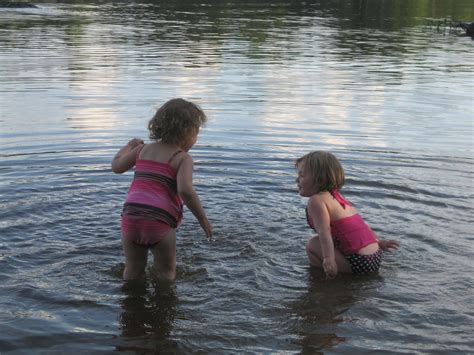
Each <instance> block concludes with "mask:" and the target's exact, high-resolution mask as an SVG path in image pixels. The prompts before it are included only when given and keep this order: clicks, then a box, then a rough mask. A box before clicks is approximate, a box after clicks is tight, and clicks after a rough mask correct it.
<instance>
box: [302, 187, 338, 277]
mask: <svg viewBox="0 0 474 355" xmlns="http://www.w3.org/2000/svg"><path fill="white" fill-rule="evenodd" d="M308 207H309V209H308V213H309V215H310V217H311V218H312V219H313V221H314V224H315V225H316V230H317V232H318V235H319V242H320V243H321V249H322V252H323V269H324V271H325V272H326V274H327V275H328V276H329V277H335V276H336V275H337V264H336V256H335V253H334V242H333V240H332V235H331V225H330V221H331V219H330V216H329V211H328V209H327V207H326V204H325V203H324V201H323V200H322V199H319V198H318V197H317V196H315V197H313V198H311V199H310V201H309V204H308Z"/></svg>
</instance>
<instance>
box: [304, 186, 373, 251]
mask: <svg viewBox="0 0 474 355" xmlns="http://www.w3.org/2000/svg"><path fill="white" fill-rule="evenodd" d="M329 192H330V193H331V195H332V196H333V197H334V198H335V199H336V200H337V202H339V203H340V204H341V206H342V207H343V208H346V206H347V205H349V206H351V205H352V204H351V203H350V202H349V201H347V200H346V199H345V198H344V197H343V196H342V195H341V193H340V192H339V191H338V190H337V189H333V190H331V191H329ZM306 219H307V221H308V225H309V226H310V227H311V228H312V229H315V226H314V224H313V221H312V220H311V217H310V216H309V214H308V208H307V207H306ZM330 224H331V236H332V239H333V241H334V245H335V246H336V247H337V248H338V249H339V250H340V251H341V253H343V254H344V255H350V254H356V253H357V252H358V251H359V250H360V249H362V248H364V247H366V246H367V245H369V244H372V243H376V242H377V238H376V237H375V234H374V232H372V229H370V227H369V226H368V225H367V223H365V221H364V220H363V219H362V217H361V216H360V215H359V214H358V213H357V214H355V215H352V216H349V217H345V218H341V219H338V220H335V221H331V222H330Z"/></svg>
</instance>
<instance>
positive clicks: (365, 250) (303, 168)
mask: <svg viewBox="0 0 474 355" xmlns="http://www.w3.org/2000/svg"><path fill="white" fill-rule="evenodd" d="M295 166H296V168H297V170H298V178H297V179H296V182H297V184H298V191H299V194H300V195H301V196H303V197H309V200H308V205H307V207H306V217H307V220H308V224H309V226H310V227H311V228H313V229H314V230H315V231H316V232H317V233H318V236H315V237H313V238H311V239H310V240H309V241H308V243H307V245H306V252H307V253H308V257H309V262H310V264H311V265H312V266H315V267H318V268H322V269H324V271H325V272H326V274H327V275H328V276H329V277H335V276H336V275H337V273H338V271H340V272H344V273H352V274H355V275H365V274H370V273H373V272H377V271H378V270H379V267H380V263H381V261H382V256H383V251H388V250H391V249H397V248H398V247H399V243H398V242H397V241H395V240H379V239H377V236H376V235H375V233H374V232H373V231H372V229H371V228H370V227H369V226H368V225H367V224H366V223H365V221H364V220H363V219H362V217H361V216H360V215H359V214H358V213H357V210H356V209H355V208H354V207H353V206H352V204H351V203H350V202H349V201H347V200H346V199H345V198H344V197H343V196H342V195H341V193H340V192H339V190H340V189H341V187H342V186H343V185H344V180H345V177H344V169H343V168H342V166H341V164H340V163H339V161H338V160H337V158H336V157H335V156H334V155H333V154H331V153H329V152H323V151H315V152H311V153H309V154H306V155H305V156H303V157H301V158H299V159H297V160H296V164H295ZM382 250H383V251H382Z"/></svg>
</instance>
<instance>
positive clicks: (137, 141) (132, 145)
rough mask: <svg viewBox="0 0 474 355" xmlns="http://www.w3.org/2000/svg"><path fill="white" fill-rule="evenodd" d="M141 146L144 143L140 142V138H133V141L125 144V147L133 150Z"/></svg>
mask: <svg viewBox="0 0 474 355" xmlns="http://www.w3.org/2000/svg"><path fill="white" fill-rule="evenodd" d="M142 144H145V142H144V141H143V140H141V139H140V138H133V139H131V140H130V141H129V142H128V143H127V145H128V146H129V147H130V148H131V149H133V148H135V147H137V146H139V145H142Z"/></svg>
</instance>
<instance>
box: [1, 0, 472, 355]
mask: <svg viewBox="0 0 474 355" xmlns="http://www.w3.org/2000/svg"><path fill="white" fill-rule="evenodd" d="M177 3H178V2H177ZM179 3H180V4H179V5H177V4H175V5H173V4H169V2H166V1H162V2H160V1H155V2H153V1H145V2H126V1H118V2H89V1H77V2H74V1H70V2H61V1H59V2H43V3H40V4H39V7H38V8H37V9H21V10H19V9H8V10H7V9H0V156H1V160H0V208H1V210H0V353H2V354H8V353H30V352H31V353H35V354H37V353H48V354H55V353H58V354H63V353H114V352H123V353H155V352H164V353H188V352H198V353H236V352H247V353H325V354H344V353H356V354H357V353H367V352H369V353H370V352H372V353H377V354H379V353H384V354H390V353H393V354H395V353H396V354H400V353H402V354H403V353H406V354H414V353H415V354H416V353H425V354H441V353H446V354H452V353H457V354H459V353H472V351H473V348H474V341H473V338H472V335H473V333H472V326H473V324H474V312H473V306H474V302H473V301H474V297H473V294H474V292H473V286H472V285H473V281H474V280H473V279H474V278H473V271H474V270H473V269H474V268H473V262H472V257H473V252H474V250H473V249H474V248H473V239H474V238H473V227H472V226H473V210H474V206H473V197H474V196H473V195H474V186H473V181H474V180H473V178H474V169H473V166H474V165H473V152H474V143H473V133H474V131H473V122H474V106H473V98H474V97H473V92H474V91H473V89H474V72H473V67H472V51H473V48H474V41H473V40H471V38H469V37H466V36H463V35H462V32H460V31H456V30H453V29H451V28H450V26H449V25H450V24H451V23H452V22H456V21H469V20H474V7H473V4H472V1H471V0H465V1H464V0H456V1H454V0H452V1H450V0H438V1H435V0H412V1H403V0H399V1H398V0H385V1H383V0H382V1H375V0H374V1H369V0H352V1H339V2H338V1H324V0H319V1H310V2H306V3H304V2H290V1H250V0H248V1H239V2H232V1H229V2H220V1H215V2H209V1H206V0H205V1H202V2H192V1H182V2H181V1H180V2H179ZM445 20H446V23H444V22H443V23H442V25H441V26H439V27H438V26H437V25H438V24H439V23H441V22H442V21H445ZM173 97H184V98H187V99H189V100H192V101H195V102H196V103H198V104H200V105H201V107H202V108H203V109H204V110H205V111H206V113H207V114H208V116H209V118H210V120H209V123H208V124H207V126H206V127H205V129H204V130H203V131H202V133H201V135H200V137H199V141H198V143H197V145H196V146H195V147H194V148H193V149H192V151H191V153H192V155H193V156H194V159H195V183H196V189H197V191H198V193H199V194H200V196H201V199H202V201H203V203H204V205H205V208H206V210H207V213H208V216H209V218H210V220H211V222H212V223H213V225H214V229H215V241H214V242H211V243H208V242H207V241H206V240H205V238H204V234H203V232H202V231H201V230H200V229H199V227H198V224H197V223H196V221H195V220H194V218H193V216H192V215H191V213H190V212H189V211H185V218H184V223H183V225H182V227H181V228H180V229H179V231H178V241H177V244H178V251H177V253H178V254H177V257H178V276H177V279H176V282H175V283H174V284H172V285H162V284H157V283H155V282H154V281H153V280H151V279H150V278H147V280H145V281H143V282H136V283H133V282H132V283H125V282H123V281H122V279H121V273H122V271H123V265H124V264H123V262H124V259H123V254H122V249H121V243H120V227H119V219H120V210H121V205H122V203H123V200H124V198H125V195H126V192H127V189H128V186H129V184H130V181H131V179H132V177H133V173H132V172H128V173H126V174H123V175H115V174H113V173H112V172H111V170H110V162H111V159H112V157H113V155H114V154H115V153H116V151H117V150H118V149H119V148H120V147H121V146H122V145H123V144H125V143H126V142H127V141H128V140H129V139H130V138H132V137H141V138H143V139H146V137H147V130H146V127H147V122H148V120H149V118H150V117H151V115H152V114H153V113H154V111H155V109H156V108H157V107H158V106H160V105H161V104H162V103H164V102H165V101H166V100H168V99H170V98H173ZM316 149H324V150H330V151H332V152H334V153H335V154H336V155H337V156H338V157H339V158H340V159H341V161H342V163H343V165H344V166H345V169H346V174H347V183H346V186H345V188H344V192H345V195H346V197H347V198H348V199H350V200H351V201H353V202H354V203H355V204H356V205H357V206H358V208H359V210H360V212H361V213H362V215H363V216H364V217H365V218H366V220H367V221H368V222H369V223H370V224H371V225H372V227H373V228H374V230H375V231H376V232H377V233H378V234H379V235H380V236H381V237H383V238H391V239H397V240H399V241H400V242H401V248H400V249H399V251H397V252H396V253H392V254H388V255H387V257H386V259H385V262H384V264H383V267H382V269H381V272H380V273H379V275H377V276H373V277H351V276H338V277H337V279H335V280H326V279H325V277H324V275H323V274H322V273H321V272H320V271H315V270H310V268H309V266H308V261H307V257H306V254H305V250H304V246H305V243H306V241H307V240H308V238H309V237H311V231H310V230H309V228H308V227H307V225H306V221H305V213H304V206H305V203H306V200H305V199H303V198H301V197H299V196H298V194H297V191H296V186H295V171H294V168H293V161H294V159H295V158H297V157H299V156H301V155H303V154H305V153H307V152H309V151H311V150H316Z"/></svg>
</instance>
